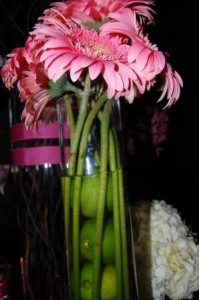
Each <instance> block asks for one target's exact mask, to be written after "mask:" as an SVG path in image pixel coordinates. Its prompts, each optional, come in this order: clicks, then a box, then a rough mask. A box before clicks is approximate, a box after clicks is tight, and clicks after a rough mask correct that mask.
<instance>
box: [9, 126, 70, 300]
mask: <svg viewBox="0 0 199 300" xmlns="http://www.w3.org/2000/svg"><path fill="white" fill-rule="evenodd" d="M58 131H59V130H58V124H57V123H56V122H53V123H49V124H44V123H42V122H39V123H38V126H37V128H36V129H34V130H27V128H26V127H25V125H24V123H17V124H14V125H13V126H12V127H11V142H12V165H13V167H12V169H13V177H14V185H15V193H16V201H17V212H18V221H19V232H20V265H21V274H22V282H23V293H24V298H25V299H30V300H37V299H42V300H50V299H51V300H52V299H53V300H63V299H66V295H67V288H66V287H67V285H66V280H67V277H66V262H65V246H64V226H63V223H64V220H63V209H62V197H61V184H60V147H59V141H58ZM64 131H65V134H64V135H65V147H64V153H65V156H66V157H67V156H68V153H69V146H68V145H69V136H68V127H67V124H65V125H64Z"/></svg>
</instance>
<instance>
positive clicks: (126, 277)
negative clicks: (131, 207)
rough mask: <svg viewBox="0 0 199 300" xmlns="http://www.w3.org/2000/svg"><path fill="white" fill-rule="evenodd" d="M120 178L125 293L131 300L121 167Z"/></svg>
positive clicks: (126, 299)
mask: <svg viewBox="0 0 199 300" xmlns="http://www.w3.org/2000/svg"><path fill="white" fill-rule="evenodd" d="M118 178H119V206H120V220H121V236H122V260H123V261H122V263H123V280H124V293H125V295H124V296H125V297H124V299H125V300H130V299H131V295H130V288H129V287H130V280H129V267H128V266H129V257H128V247H127V229H126V211H125V205H124V203H125V200H124V184H123V179H124V178H123V170H122V169H121V167H120V168H119V170H118Z"/></svg>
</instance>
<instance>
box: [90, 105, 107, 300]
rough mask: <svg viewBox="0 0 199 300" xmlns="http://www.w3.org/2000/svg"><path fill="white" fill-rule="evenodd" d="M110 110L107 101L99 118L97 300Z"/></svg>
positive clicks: (94, 296)
mask: <svg viewBox="0 0 199 300" xmlns="http://www.w3.org/2000/svg"><path fill="white" fill-rule="evenodd" d="M110 111H111V101H107V102H106V104H105V107H104V111H103V114H102V119H101V151H100V153H101V165H100V189H99V198H98V199H99V200H98V209H97V220H96V240H95V248H94V260H93V286H92V289H93V290H92V299H93V300H94V299H95V300H99V299H100V295H101V255H102V253H101V252H102V238H103V225H104V210H105V200H106V188H107V178H108V171H107V168H108V134H107V133H108V128H109V118H110Z"/></svg>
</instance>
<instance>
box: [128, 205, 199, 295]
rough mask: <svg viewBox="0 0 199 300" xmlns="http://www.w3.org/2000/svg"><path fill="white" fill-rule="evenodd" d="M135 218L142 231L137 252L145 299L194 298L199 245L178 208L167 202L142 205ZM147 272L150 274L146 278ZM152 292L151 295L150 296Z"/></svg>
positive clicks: (198, 276) (198, 282) (198, 278)
mask: <svg viewBox="0 0 199 300" xmlns="http://www.w3.org/2000/svg"><path fill="white" fill-rule="evenodd" d="M147 212H148V217H147ZM133 215H134V217H135V218H134V219H135V220H134V222H135V225H136V223H137V222H138V221H139V224H140V225H139V224H137V225H136V226H135V227H137V230H138V232H137V233H136V234H135V253H136V259H137V258H138V262H137V264H138V283H139V284H141V285H142V286H144V285H146V286H144V287H141V289H142V288H143V290H145V298H143V299H146V297H147V299H154V300H163V299H165V296H168V297H169V299H172V300H180V299H192V298H193V293H194V292H195V291H197V290H199V245H198V244H197V242H196V240H195V236H194V234H193V233H192V231H191V229H190V228H189V227H188V226H186V224H185V223H184V222H183V220H182V218H181V216H180V214H179V213H178V211H177V209H175V208H174V207H172V206H171V205H168V204H167V203H166V202H165V201H164V200H161V201H159V200H153V201H152V202H151V203H150V204H149V203H148V204H146V203H145V202H141V204H139V205H137V206H136V207H135V211H134V213H133ZM147 224H148V225H150V226H147ZM139 226H140V229H139ZM147 227H149V229H148V230H147ZM146 241H148V242H146ZM144 247H148V248H150V250H149V249H148V250H146V248H145V249H144ZM147 251H148V256H147V255H146V257H147V258H146V259H144V260H143V259H142V257H141V255H143V253H146V254H147ZM142 269H144V270H143V271H142ZM149 269H150V270H149ZM146 270H148V275H146V274H145V275H143V273H144V272H145V271H146ZM139 273H141V275H140V274H139ZM146 273H147V272H146ZM149 278H150V281H151V282H150V284H151V287H150V284H149V282H147V280H148V281H149ZM151 278H152V280H151ZM142 293H143V292H142ZM149 293H150V294H151V296H146V294H147V295H149ZM141 298H142V297H141ZM147 299H146V300H147Z"/></svg>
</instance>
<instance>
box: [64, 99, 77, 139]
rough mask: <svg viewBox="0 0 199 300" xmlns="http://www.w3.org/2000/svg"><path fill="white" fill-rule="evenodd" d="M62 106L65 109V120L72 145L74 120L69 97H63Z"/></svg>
mask: <svg viewBox="0 0 199 300" xmlns="http://www.w3.org/2000/svg"><path fill="white" fill-rule="evenodd" d="M64 105H65V108H66V112H67V119H68V122H69V125H70V143H71V144H72V143H73V141H72V138H73V136H74V132H75V120H74V114H73V109H72V107H71V99H70V96H68V95H67V96H65V97H64Z"/></svg>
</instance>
